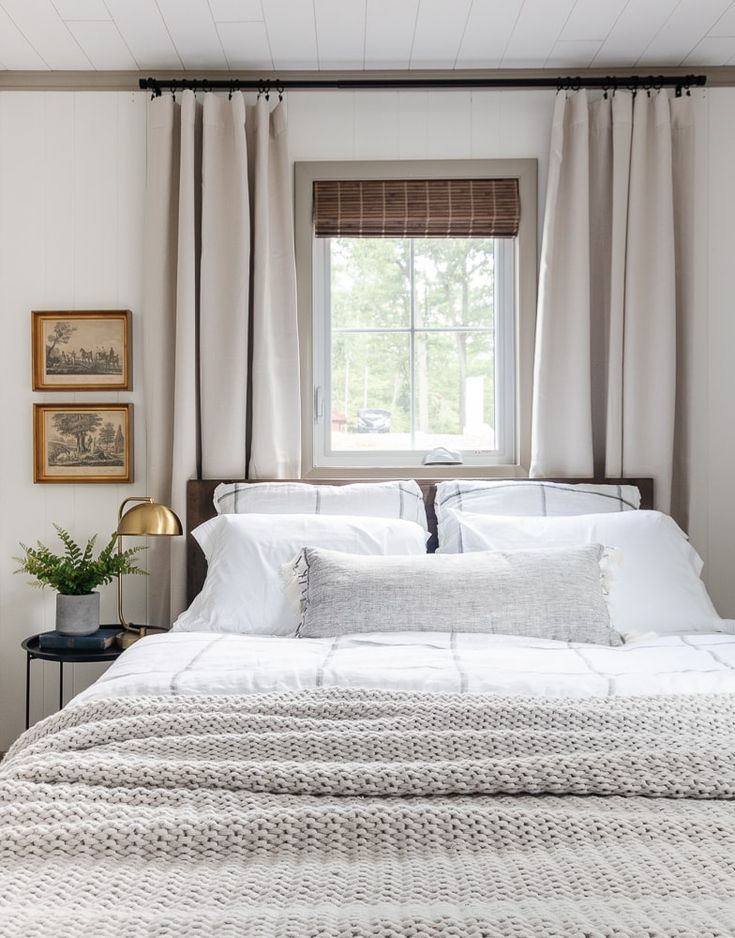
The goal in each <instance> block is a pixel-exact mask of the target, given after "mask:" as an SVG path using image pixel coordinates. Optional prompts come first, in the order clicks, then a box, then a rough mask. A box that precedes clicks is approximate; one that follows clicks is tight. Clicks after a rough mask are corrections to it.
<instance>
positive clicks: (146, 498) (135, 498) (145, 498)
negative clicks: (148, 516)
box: [117, 495, 153, 632]
mask: <svg viewBox="0 0 735 938" xmlns="http://www.w3.org/2000/svg"><path fill="white" fill-rule="evenodd" d="M152 501H153V499H152V498H151V496H150V495H131V496H129V497H128V498H126V499H124V500H123V501H122V502H121V504H120V509H119V510H118V513H117V523H118V527H119V526H120V522H121V521H122V516H123V515H124V514H125V506H126V505H128V504H130V502H152ZM122 539H123V536H122V534H118V536H117V552H118V554H121V553H122ZM117 617H118V619H119V620H120V625H121V626H122V627H123V628H124V629H126V630H127V631H129V632H138V631H140V629H139V628H138V626H135V625H133V623H132V622H128V620H127V619H126V618H125V614H124V612H123V578H122V576H120V575H118V578H117Z"/></svg>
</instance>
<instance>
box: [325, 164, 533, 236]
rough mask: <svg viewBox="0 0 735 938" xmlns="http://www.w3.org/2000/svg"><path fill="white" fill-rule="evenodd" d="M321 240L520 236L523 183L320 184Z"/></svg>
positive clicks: (402, 181)
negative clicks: (340, 238) (520, 186)
mask: <svg viewBox="0 0 735 938" xmlns="http://www.w3.org/2000/svg"><path fill="white" fill-rule="evenodd" d="M313 205H314V232H315V234H316V236H317V237H319V238H337V237H350V238H354V237H361V238H473V237H474V238H514V237H515V236H516V235H517V234H518V225H519V223H520V218H521V203H520V196H519V193H518V180H517V179H367V180H352V179H349V180H335V179H329V180H317V181H316V182H315V183H314V199H313Z"/></svg>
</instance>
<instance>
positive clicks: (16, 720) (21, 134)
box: [0, 89, 735, 750]
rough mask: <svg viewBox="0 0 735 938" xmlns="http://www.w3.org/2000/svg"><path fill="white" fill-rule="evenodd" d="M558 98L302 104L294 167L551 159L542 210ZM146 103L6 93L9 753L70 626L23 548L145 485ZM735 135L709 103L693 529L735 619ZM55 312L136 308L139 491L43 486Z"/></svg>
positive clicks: (3, 566)
mask: <svg viewBox="0 0 735 938" xmlns="http://www.w3.org/2000/svg"><path fill="white" fill-rule="evenodd" d="M553 101H554V96H553V93H550V92H474V93H469V92H467V93H466V92H453V93H436V92H432V93H423V92H411V93H408V92H402V93H401V92H374V93H369V92H363V93H354V94H349V93H334V94H331V93H312V94H304V93H302V94H293V95H291V96H290V98H289V99H288V100H287V107H288V120H289V139H290V148H291V159H292V160H309V159H314V160H317V159H320V160H321V159H335V160H340V159H441V158H471V157H486V158H492V157H535V158H537V159H538V160H539V206H540V207H542V206H543V194H544V191H545V185H546V167H547V149H548V139H549V129H550V123H551V112H552V108H553ZM145 106H146V98H145V96H144V95H143V94H130V93H99V92H82V93H77V94H67V93H42V92H35V93H31V92H29V93H17V92H4V93H0V323H2V326H3V330H2V342H0V394H1V395H2V404H3V406H2V407H0V440H1V441H2V442H1V443H0V702H1V706H0V750H4V749H6V748H7V746H8V745H9V743H10V742H11V741H12V739H13V738H15V736H17V734H18V733H19V732H20V730H21V729H22V723H23V703H24V698H23V683H24V658H23V656H22V654H21V652H20V649H19V643H20V641H21V639H22V638H23V637H25V636H26V635H29V634H31V633H32V632H38V631H41V630H43V629H48V628H52V627H53V598H52V597H51V596H47V595H45V594H43V593H40V592H37V591H34V590H32V589H30V588H29V587H28V586H27V585H26V583H25V582H24V578H23V577H22V576H13V573H12V571H13V569H14V567H15V565H14V563H13V561H12V559H11V558H12V555H13V554H15V553H16V552H17V544H18V541H19V540H24V541H33V540H35V539H36V538H39V537H40V538H49V537H51V536H52V534H53V529H52V526H51V525H52V522H53V521H57V522H59V523H61V524H63V525H65V526H67V527H69V528H70V529H71V530H72V532H73V533H74V534H75V535H76V536H78V537H85V536H87V535H89V534H91V533H93V532H94V531H99V532H100V534H103V533H105V532H107V531H111V530H112V529H113V528H114V524H115V517H116V515H115V513H116V509H117V505H118V503H119V501H120V500H121V499H122V498H123V497H125V495H128V494H132V493H136V494H140V493H144V492H145V489H146V486H145V427H144V422H143V406H142V405H143V399H144V398H143V395H144V388H143V384H142V367H141V361H140V357H141V348H142V342H141V340H142V335H143V327H144V315H143V311H142V310H141V268H142V260H143V257H142V229H143V192H144V182H145V180H144V176H145ZM734 128H735V90H727V89H722V90H717V91H713V92H708V100H707V103H706V106H705V108H704V109H703V120H702V126H701V127H700V132H699V136H698V156H699V161H698V166H699V168H698V197H697V232H696V234H697V265H696V277H695V292H696V304H697V317H698V318H697V328H696V332H695V337H694V341H693V343H692V349H691V356H692V367H693V370H694V390H693V396H692V402H693V404H692V406H693V423H694V430H693V433H694V438H695V453H694V455H693V458H692V463H691V475H692V480H693V496H692V508H691V530H692V534H693V539H694V542H695V545H696V546H697V548H698V549H699V550H700V552H701V553H702V555H703V556H704V558H705V561H706V562H707V568H706V571H707V579H708V583H709V585H710V588H711V589H712V593H713V596H714V598H715V601H716V603H717V604H718V607H719V609H720V611H721V612H722V613H723V614H730V615H735V579H734V578H733V576H732V573H731V562H732V556H733V550H732V542H733V536H734V535H733V532H735V496H734V495H733V486H732V474H733V468H734V467H735V436H733V434H732V433H731V432H730V421H729V419H728V418H729V416H730V411H731V403H730V402H731V401H732V400H733V399H734V398H735V369H733V368H732V365H731V361H732V349H733V348H735V319H734V318H733V316H732V312H731V307H732V304H731V299H730V296H731V287H730V280H731V269H732V261H731V258H732V255H733V251H734V250H735V235H733V232H732V225H731V221H730V216H731V212H730V211H729V206H731V205H732V204H733V202H735V176H733V174H732V166H733V165H734V161H733V156H734V155H735V129H734ZM541 217H542V212H540V213H539V224H540V223H541ZM44 307H46V308H65V307H67V308H84V307H87V308H94V307H102V308H104V307H107V308H118V307H119V308H130V309H132V310H133V313H134V316H135V320H134V346H135V365H134V391H133V392H132V394H123V393H120V394H119V395H116V394H112V395H107V397H108V398H109V399H113V400H114V399H119V400H132V401H133V402H134V403H135V407H136V412H135V422H136V438H135V444H136V483H135V484H134V485H133V486H92V485H86V486H48V485H46V486H41V485H37V486H34V485H33V483H32V462H31V457H32V443H31V435H32V426H31V405H32V403H33V401H34V400H36V401H41V400H44V399H62V398H63V399H67V398H68V399H73V397H71V396H68V395H61V394H56V395H41V394H34V393H33V392H32V391H31V390H30V386H31V382H30V341H29V339H30V310H31V309H34V308H44ZM87 397H88V395H78V396H77V400H84V399H87ZM89 399H92V397H91V395H90V396H89ZM130 599H131V607H132V612H133V615H134V616H136V617H137V618H138V620H139V621H145V611H146V610H145V583H144V582H141V581H136V580H133V581H132V582H131V583H130ZM103 618H105V619H108V620H109V621H114V591H113V589H112V587H107V588H105V589H104V590H103ZM34 668H35V669H36V671H35V676H36V681H35V684H34V695H33V710H32V717H33V719H39V718H40V717H41V716H43V715H45V714H47V713H50V712H53V710H54V709H55V707H56V699H57V692H58V685H57V668H56V666H55V665H43V666H42V665H40V664H39V663H38V662H36V663H35V664H34ZM99 670H101V669H97V670H96V669H95V667H94V666H89V665H87V666H84V665H81V666H77V667H76V668H75V669H74V674H73V678H72V672H71V669H70V670H69V672H68V673H69V679H68V682H67V688H68V695H69V696H71V694H72V693H74V692H75V691H79V690H80V689H81V688H82V687H83V686H85V685H86V684H87V683H88V682H89V681H90V680H92V679H93V678H94V677H95V676H96V674H97V673H99ZM42 671H43V672H44V674H43V677H41V674H42Z"/></svg>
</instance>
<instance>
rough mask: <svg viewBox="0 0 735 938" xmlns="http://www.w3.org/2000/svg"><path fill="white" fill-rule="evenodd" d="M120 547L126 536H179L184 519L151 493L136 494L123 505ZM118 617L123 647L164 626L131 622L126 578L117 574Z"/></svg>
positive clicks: (120, 524)
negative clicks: (125, 599) (125, 600)
mask: <svg viewBox="0 0 735 938" xmlns="http://www.w3.org/2000/svg"><path fill="white" fill-rule="evenodd" d="M131 502H138V504H137V505H136V506H135V508H131V509H130V510H129V511H126V510H125V506H126V505H129V504H130V503H131ZM116 533H117V549H118V550H120V551H121V550H122V539H123V537H124V536H132V537H151V536H152V537H161V536H162V537H177V536H178V535H179V534H182V533H183V531H182V527H181V521H179V518H178V516H177V515H176V513H175V512H174V511H172V510H171V509H170V508H167V507H166V505H159V504H158V503H157V502H154V501H153V499H152V498H151V497H150V495H132V496H131V497H130V498H126V499H125V500H124V501H123V502H122V503H121V505H120V510H119V511H118V515H117V532H116ZM117 617H118V619H119V620H120V625H121V626H122V627H123V632H121V634H120V635H118V637H117V643H118V645H120V647H121V648H129V647H130V645H132V644H133V642H136V641H137V640H138V639H139V638H142V637H143V636H144V635H146V634H148V632H151V631H153V632H158V631H162V630H161V629H156V628H153V629H151V628H150V627H149V626H147V625H134V624H133V623H132V622H128V621H127V619H126V618H125V614H124V612H123V581H122V577H121V576H119V577H118V578H117Z"/></svg>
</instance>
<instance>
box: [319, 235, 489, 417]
mask: <svg viewBox="0 0 735 938" xmlns="http://www.w3.org/2000/svg"><path fill="white" fill-rule="evenodd" d="M412 283H413V297H414V323H415V329H416V331H415V334H414V335H415V337H414V340H413V342H414V345H413V356H414V388H413V406H414V410H415V426H416V430H417V431H418V432H425V433H433V434H442V433H443V434H462V432H463V429H464V426H465V424H466V418H467V416H468V413H467V397H466V395H467V380H466V379H468V378H473V377H474V378H481V382H476V386H477V387H479V388H480V389H481V390H480V392H479V393H480V394H481V408H480V409H481V412H482V422H484V423H486V424H489V425H490V426H491V427H492V426H493V425H494V411H495V401H494V394H495V375H494V361H495V347H494V346H495V336H494V308H493V296H494V242H493V241H492V239H479V238H477V239H463V238H452V239H429V238H427V239H414V240H413V242H411V241H410V240H406V239H384V238H338V239H333V240H332V242H331V304H332V417H333V418H337V419H339V420H341V419H343V418H344V419H345V420H346V423H345V426H344V429H346V430H347V431H354V430H356V428H357V426H356V425H357V413H358V411H359V410H360V408H363V407H370V408H373V407H377V408H383V409H385V410H389V411H390V412H391V432H392V433H410V430H411V398H412V388H411V357H410V343H411V333H410V331H409V330H410V325H411V287H412ZM425 328H428V329H432V328H434V329H436V328H441V329H450V330H455V329H456V330H458V331H448V332H431V331H423V330H424V329H425ZM345 329H349V330H356V329H357V330H365V329H369V330H376V329H377V330H388V329H400V330H407V331H402V332H387V331H377V332H375V331H372V332H365V331H361V332H345V331H341V330H345ZM459 330H461V331H459ZM476 404H477V402H476ZM477 411H478V407H477V406H475V408H474V411H473V413H472V414H470V416H471V417H473V416H474V417H475V418H476V416H477Z"/></svg>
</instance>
